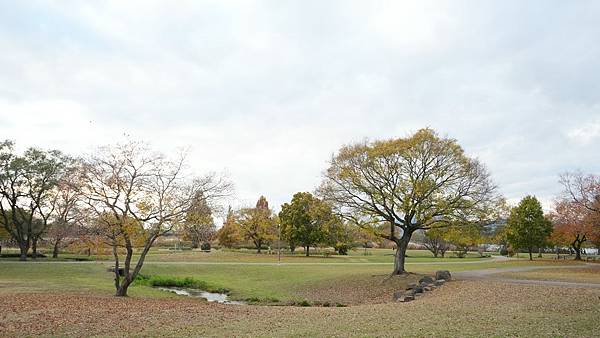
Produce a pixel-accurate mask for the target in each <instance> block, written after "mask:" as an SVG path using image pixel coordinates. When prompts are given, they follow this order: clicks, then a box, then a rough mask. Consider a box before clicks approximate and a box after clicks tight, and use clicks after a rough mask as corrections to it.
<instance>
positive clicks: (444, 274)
mask: <svg viewBox="0 0 600 338" xmlns="http://www.w3.org/2000/svg"><path fill="white" fill-rule="evenodd" d="M435 279H443V280H445V281H449V280H450V279H452V275H450V271H448V270H439V271H436V273H435Z"/></svg>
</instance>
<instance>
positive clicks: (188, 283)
mask: <svg viewBox="0 0 600 338" xmlns="http://www.w3.org/2000/svg"><path fill="white" fill-rule="evenodd" d="M142 281H143V282H144V284H147V285H150V286H165V287H179V288H194V289H201V290H207V289H208V285H207V284H206V282H204V281H201V280H197V279H194V278H192V277H183V278H182V277H171V276H151V277H149V278H146V279H145V280H142Z"/></svg>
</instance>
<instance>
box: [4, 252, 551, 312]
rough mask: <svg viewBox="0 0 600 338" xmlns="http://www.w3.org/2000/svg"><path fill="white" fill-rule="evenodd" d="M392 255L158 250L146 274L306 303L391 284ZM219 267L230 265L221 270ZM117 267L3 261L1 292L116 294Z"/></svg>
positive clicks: (453, 266)
mask: <svg viewBox="0 0 600 338" xmlns="http://www.w3.org/2000/svg"><path fill="white" fill-rule="evenodd" d="M391 253H392V250H371V254H370V255H367V256H364V255H362V254H361V252H360V251H354V252H351V254H350V255H348V256H330V257H323V256H315V257H303V256H285V259H283V260H282V262H284V264H282V265H261V264H262V263H270V264H272V263H276V262H277V260H276V259H277V257H276V256H273V255H266V254H263V255H256V254H254V253H250V252H234V251H213V252H211V253H203V252H198V251H183V252H181V251H178V252H169V251H162V250H154V251H153V252H152V253H151V254H150V255H149V257H148V260H147V261H146V264H145V265H144V268H143V269H142V273H143V274H145V275H165V276H177V277H193V278H196V279H199V280H202V281H204V282H206V283H208V285H210V286H211V288H214V289H219V288H224V289H228V290H230V292H231V294H230V295H231V297H232V298H234V299H247V298H257V299H261V300H271V299H277V300H279V301H282V302H284V301H297V300H299V299H300V298H301V296H300V295H302V294H303V291H304V290H306V289H310V288H311V287H314V286H315V285H324V284H327V283H336V282H340V281H341V282H343V281H351V280H364V281H365V283H372V282H373V281H376V280H379V279H381V280H383V279H385V277H386V276H387V275H388V274H389V273H390V271H391V269H392V265H391V263H392V262H393V256H391ZM473 255H476V254H473ZM65 258H69V257H68V256H64V255H63V256H62V258H60V259H65ZM219 262H222V263H225V264H218V263H219ZM407 262H408V263H407V269H408V270H409V271H411V272H415V273H421V274H422V273H433V272H434V271H436V270H445V269H448V270H450V271H461V270H469V269H483V268H491V267H501V266H518V265H527V264H553V263H554V262H552V261H534V262H533V263H530V262H527V261H525V260H519V261H508V262H495V261H492V260H491V259H489V258H488V259H485V258H484V259H482V258H476V257H473V256H471V257H469V258H464V259H458V258H446V259H442V258H437V259H435V258H433V257H431V255H430V254H429V252H428V251H416V250H415V251H409V259H408V260H407ZM246 263H250V264H246ZM294 263H300V264H294ZM312 263H314V264H312ZM331 263H333V264H331ZM337 263H345V264H337ZM388 263H389V264H388ZM420 263H426V264H420ZM435 263H438V264H435ZM111 264H112V263H111V261H109V260H104V261H103V260H99V261H95V262H81V263H78V262H53V259H51V258H46V259H38V261H37V262H35V263H34V262H28V263H22V262H18V261H14V260H2V261H0V285H1V286H3V288H1V289H0V292H9V291H10V290H17V289H18V290H21V291H27V290H33V291H61V292H62V291H73V292H91V293H99V294H112V292H113V281H112V279H113V275H112V273H110V272H107V271H106V270H107V268H108V267H109V266H110V265H111ZM130 295H131V296H140V297H142V296H143V297H173V295H171V294H169V293H166V292H162V291H158V290H156V289H153V288H151V287H148V286H139V285H138V286H134V287H132V288H131V289H130Z"/></svg>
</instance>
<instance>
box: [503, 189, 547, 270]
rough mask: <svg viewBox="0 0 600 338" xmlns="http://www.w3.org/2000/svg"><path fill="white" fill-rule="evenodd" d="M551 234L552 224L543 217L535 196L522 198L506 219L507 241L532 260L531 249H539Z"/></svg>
mask: <svg viewBox="0 0 600 338" xmlns="http://www.w3.org/2000/svg"><path fill="white" fill-rule="evenodd" d="M551 233H552V222H550V220H549V219H547V218H546V217H545V216H544V211H543V210H542V205H541V204H540V202H539V201H538V200H537V198H535V196H526V197H524V198H523V199H522V200H521V202H519V205H517V206H516V207H514V208H512V210H511V212H510V216H509V217H508V227H507V239H508V241H509V242H510V243H511V244H512V245H513V247H515V248H519V249H526V250H527V251H528V252H529V259H530V260H532V259H533V257H532V252H533V248H536V247H541V246H543V245H544V244H545V243H546V240H547V238H548V236H550V234H551Z"/></svg>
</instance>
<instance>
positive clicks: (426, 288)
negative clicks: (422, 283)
mask: <svg viewBox="0 0 600 338" xmlns="http://www.w3.org/2000/svg"><path fill="white" fill-rule="evenodd" d="M423 290H425V291H431V290H433V288H432V287H431V286H426V287H424V288H423Z"/></svg>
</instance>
